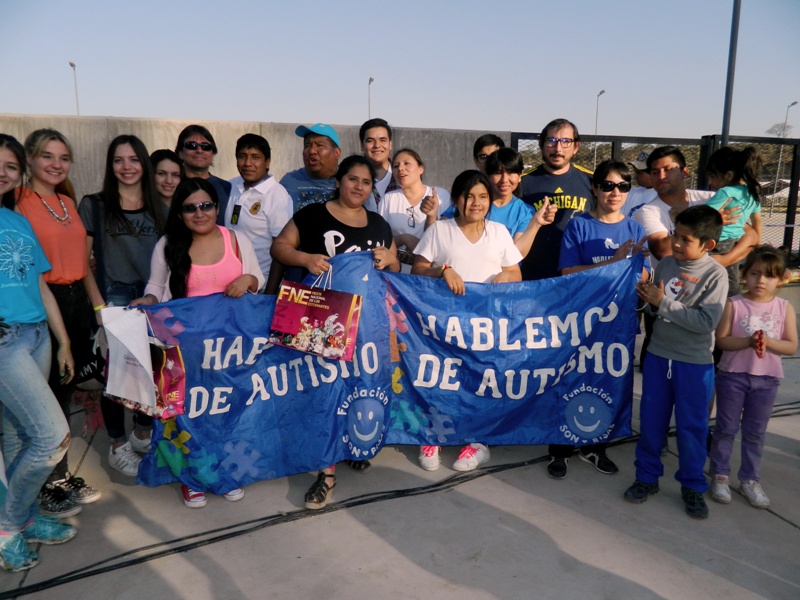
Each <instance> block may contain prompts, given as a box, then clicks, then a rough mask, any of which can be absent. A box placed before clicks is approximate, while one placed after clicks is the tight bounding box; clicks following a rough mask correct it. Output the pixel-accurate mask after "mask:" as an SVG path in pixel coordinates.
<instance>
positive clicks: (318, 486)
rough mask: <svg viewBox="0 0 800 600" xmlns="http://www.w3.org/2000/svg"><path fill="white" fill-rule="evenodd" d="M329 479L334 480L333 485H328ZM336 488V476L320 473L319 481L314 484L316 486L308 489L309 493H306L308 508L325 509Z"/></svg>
mask: <svg viewBox="0 0 800 600" xmlns="http://www.w3.org/2000/svg"><path fill="white" fill-rule="evenodd" d="M328 478H330V479H333V484H332V485H328V483H327V482H326V481H325V480H326V479H328ZM335 487H336V474H335V473H325V472H323V471H320V472H319V475H317V480H316V481H315V482H314V485H312V486H311V487H310V488H308V491H307V492H306V497H305V501H306V508H310V509H311V510H316V509H318V508H324V507H325V505H326V504H328V501H329V500H330V499H331V497H332V496H333V488H335Z"/></svg>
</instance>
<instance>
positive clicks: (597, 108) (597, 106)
mask: <svg viewBox="0 0 800 600" xmlns="http://www.w3.org/2000/svg"><path fill="white" fill-rule="evenodd" d="M605 93H606V91H605V90H600V91H599V92H597V102H596V103H595V107H594V137H595V140H594V167H596V166H597V121H598V118H599V117H600V96H602V95H603V94H605ZM594 167H592V168H594Z"/></svg>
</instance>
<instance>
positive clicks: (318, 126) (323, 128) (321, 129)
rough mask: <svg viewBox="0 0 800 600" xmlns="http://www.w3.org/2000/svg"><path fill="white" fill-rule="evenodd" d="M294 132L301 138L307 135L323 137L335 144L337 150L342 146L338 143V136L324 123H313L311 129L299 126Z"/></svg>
mask: <svg viewBox="0 0 800 600" xmlns="http://www.w3.org/2000/svg"><path fill="white" fill-rule="evenodd" d="M294 132H295V133H296V134H297V135H299V136H300V137H301V138H305V137H306V136H307V135H308V134H309V133H315V134H317V135H324V136H325V137H327V138H330V140H331V141H332V142H333V143H334V144H336V147H337V148H341V147H342V145H341V144H340V143H339V134H338V133H336V130H335V129H334V128H333V127H331V126H330V125H328V124H326V123H315V124H314V125H312V126H311V127H306V126H305V125H300V127H298V128H297V129H295V130H294Z"/></svg>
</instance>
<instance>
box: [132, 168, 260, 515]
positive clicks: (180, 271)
mask: <svg viewBox="0 0 800 600" xmlns="http://www.w3.org/2000/svg"><path fill="white" fill-rule="evenodd" d="M218 212H219V202H218V200H217V193H216V191H215V190H214V188H213V187H212V186H211V184H210V183H208V181H206V180H205V179H197V178H192V179H186V180H185V181H183V182H181V183H180V185H178V187H177V189H176V190H175V196H174V197H173V200H172V205H171V206H170V212H169V217H168V218H167V231H166V235H165V236H164V237H163V238H161V239H160V240H159V241H158V243H157V244H156V247H155V250H154V251H153V257H152V260H151V266H150V281H149V282H148V284H147V287H146V288H145V295H144V297H142V298H138V299H136V300H134V301H133V302H131V306H138V305H149V304H155V303H157V302H165V301H167V300H169V299H171V298H188V297H195V296H207V295H209V294H216V293H220V292H221V293H224V294H225V295H226V296H231V297H233V298H240V297H241V296H243V295H244V294H246V293H247V292H252V293H256V292H258V290H259V289H260V288H261V287H262V286H263V285H264V275H263V274H262V273H261V269H260V267H259V266H258V259H257V258H256V255H255V252H254V251H253V246H252V244H251V243H250V241H249V240H247V239H244V238H243V239H237V238H236V236H235V234H233V235H232V234H231V232H230V231H229V230H228V229H226V228H225V227H220V226H218V225H217V223H216V221H217V213H218ZM181 493H182V494H183V502H184V504H185V505H186V506H188V507H189V508H201V507H203V506H205V505H206V496H205V493H204V492H202V491H200V490H194V489H192V488H190V487H189V486H187V485H185V484H184V485H182V486H181ZM224 497H225V499H226V500H230V501H231V502H235V501H237V500H241V499H242V498H243V497H244V490H243V489H242V488H236V489H233V490H230V491H228V492H227V493H225V494H224Z"/></svg>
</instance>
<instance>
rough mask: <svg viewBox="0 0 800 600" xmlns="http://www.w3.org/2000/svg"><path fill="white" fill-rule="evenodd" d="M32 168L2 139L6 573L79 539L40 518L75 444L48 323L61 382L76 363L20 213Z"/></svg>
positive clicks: (2, 528)
mask: <svg viewBox="0 0 800 600" xmlns="http://www.w3.org/2000/svg"><path fill="white" fill-rule="evenodd" d="M25 162H26V161H25V151H24V150H23V148H22V145H21V144H20V143H19V142H18V141H17V140H16V139H15V138H13V137H11V136H10V135H5V134H0V197H1V198H2V205H1V206H0V257H1V258H2V262H3V265H4V268H2V269H0V287H2V289H3V293H2V294H0V410H2V415H3V433H4V435H3V452H4V454H5V465H6V471H5V474H6V477H7V478H8V484H7V485H6V486H5V488H6V489H5V497H4V499H3V501H2V502H0V567H2V568H3V569H5V570H6V571H23V570H26V569H30V568H32V567H34V566H36V564H37V563H38V562H39V555H38V554H37V552H35V551H34V550H32V549H31V548H30V547H29V546H28V544H29V543H31V544H37V543H39V544H61V543H63V542H66V541H68V540H70V539H72V537H74V535H75V528H74V527H73V526H71V525H66V524H63V523H61V522H60V521H59V520H58V519H56V518H54V517H43V516H40V515H39V514H37V513H38V512H39V506H38V503H37V501H36V497H37V496H38V494H39V490H40V489H41V487H42V485H43V484H44V482H45V480H46V479H47V477H48V476H49V475H50V472H51V471H52V470H53V464H54V463H56V462H57V461H58V460H59V459H60V458H61V457H62V456H63V455H64V453H65V452H66V449H67V446H68V445H69V441H70V435H69V426H68V425H67V421H66V420H65V419H64V413H63V412H62V410H61V408H60V407H59V405H58V400H56V398H55V396H54V395H53V392H52V390H51V389H50V386H49V385H48V383H47V376H48V373H49V372H50V357H51V355H50V335H49V334H48V325H49V327H50V329H51V330H52V331H53V334H54V337H55V339H56V341H57V344H58V351H57V352H56V361H57V363H56V364H57V367H56V368H57V370H58V371H59V373H60V377H61V382H62V383H65V384H66V383H68V382H69V381H70V380H71V379H72V377H73V374H74V372H75V362H74V361H73V360H72V354H71V353H70V350H69V338H68V337H67V330H66V328H65V327H64V321H63V320H62V318H61V313H60V312H59V311H58V305H57V304H56V301H55V298H53V294H52V292H51V291H50V288H49V287H47V284H46V283H45V280H44V276H43V274H44V273H46V272H47V271H49V270H50V267H51V265H50V264H49V262H48V261H47V258H46V257H45V254H44V252H43V251H42V247H41V246H40V245H39V242H38V241H37V239H36V235H35V234H34V232H33V229H32V228H31V225H30V223H29V222H28V220H27V219H26V218H25V217H23V216H21V215H19V214H17V213H15V212H14V211H13V207H14V190H15V188H16V187H17V185H19V182H20V180H21V179H22V174H23V173H24V172H25ZM0 469H2V464H0ZM0 485H2V484H0Z"/></svg>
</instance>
